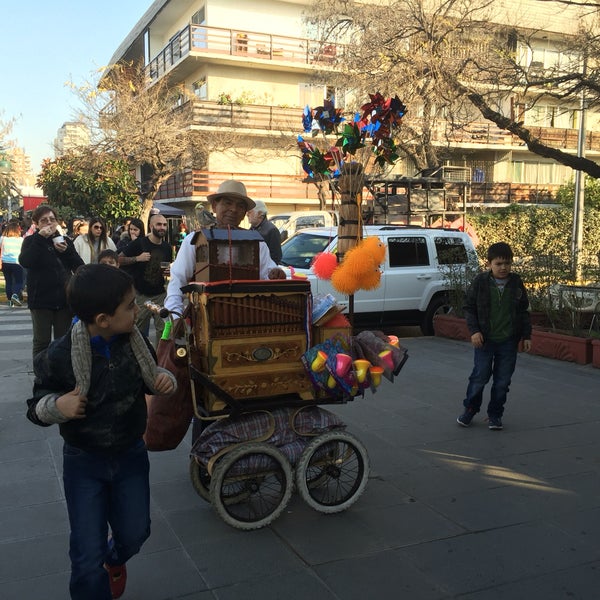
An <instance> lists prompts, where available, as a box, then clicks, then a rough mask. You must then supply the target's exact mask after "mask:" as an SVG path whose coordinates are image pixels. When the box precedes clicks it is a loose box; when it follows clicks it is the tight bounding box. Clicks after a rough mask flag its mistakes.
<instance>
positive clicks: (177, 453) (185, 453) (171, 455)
mask: <svg viewBox="0 0 600 600" xmlns="http://www.w3.org/2000/svg"><path fill="white" fill-rule="evenodd" d="M149 457H150V483H153V484H155V483H163V482H168V481H172V480H174V479H182V478H184V477H188V469H189V462H190V459H189V448H188V447H186V446H184V445H183V444H182V445H180V446H179V447H178V448H177V449H175V450H169V451H167V452H150V453H149ZM190 485H191V484H190Z"/></svg>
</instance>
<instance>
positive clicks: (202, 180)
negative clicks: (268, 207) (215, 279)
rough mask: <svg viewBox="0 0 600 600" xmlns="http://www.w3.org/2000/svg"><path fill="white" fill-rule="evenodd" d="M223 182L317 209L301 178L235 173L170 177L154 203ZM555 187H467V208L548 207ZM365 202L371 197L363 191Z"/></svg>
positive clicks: (203, 192)
mask: <svg viewBox="0 0 600 600" xmlns="http://www.w3.org/2000/svg"><path fill="white" fill-rule="evenodd" d="M226 179H237V180H239V181H243V182H244V184H245V185H246V189H247V190H248V195H249V196H250V197H256V198H267V199H268V198H271V199H273V200H280V201H281V202H282V203H285V202H288V203H300V204H302V203H306V204H310V205H318V202H319V200H318V196H317V188H316V186H315V185H313V184H307V183H304V182H303V181H302V179H303V177H302V176H301V175H273V174H259V173H258V174H257V173H241V172H239V171H231V172H215V171H201V170H196V169H189V170H186V171H184V172H182V173H179V174H177V175H173V176H172V177H170V178H169V179H168V180H167V181H166V182H165V183H164V184H163V185H162V186H161V188H160V190H159V193H158V195H157V197H156V198H157V199H158V200H172V199H174V198H186V199H188V200H194V199H196V200H197V201H198V202H200V201H203V200H205V199H206V196H207V195H208V194H214V193H215V192H216V191H217V188H218V187H219V185H220V184H221V183H222V182H223V181H224V180H226ZM559 187H560V186H559V185H553V184H545V185H539V184H534V183H532V184H530V183H494V182H489V183H475V182H473V183H471V187H470V194H469V199H468V201H467V203H466V206H467V209H468V208H469V206H474V205H479V206H480V205H482V204H483V205H484V204H513V203H532V204H544V203H552V202H554V201H555V200H554V199H555V196H556V191H557V190H558V188H559ZM364 193H365V196H364V197H365V199H367V200H368V199H370V198H371V196H370V194H369V193H368V192H367V190H365V191H364Z"/></svg>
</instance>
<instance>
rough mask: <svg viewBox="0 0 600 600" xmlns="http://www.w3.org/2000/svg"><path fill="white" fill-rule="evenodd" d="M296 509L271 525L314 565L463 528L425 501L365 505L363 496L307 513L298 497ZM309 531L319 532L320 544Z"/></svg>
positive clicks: (457, 532)
mask: <svg viewBox="0 0 600 600" xmlns="http://www.w3.org/2000/svg"><path fill="white" fill-rule="evenodd" d="M367 490H368V487H367ZM365 493H366V492H365ZM293 508H294V510H292V511H290V512H288V513H287V514H285V515H283V516H282V517H280V518H279V519H278V520H277V521H276V522H275V523H274V524H273V528H274V529H275V530H276V531H277V533H278V534H279V535H280V536H281V537H282V538H284V539H286V540H287V542H288V543H289V544H290V546H291V547H292V548H293V549H294V551H295V552H296V553H297V554H298V555H299V556H300V557H302V559H303V560H304V561H305V562H307V563H308V564H311V565H316V564H321V563H324V562H330V561H335V560H344V559H348V558H351V557H353V556H356V555H364V554H372V553H375V552H378V551H381V550H384V549H389V548H394V547H399V546H404V545H409V544H415V543H420V542H424V541H427V540H433V539H436V538H438V537H446V536H449V537H450V536H454V535H457V534H459V533H461V532H462V531H463V530H462V529H460V528H459V527H457V526H456V525H455V524H453V523H451V522H450V521H448V520H446V519H444V518H443V517H441V516H440V515H438V514H436V513H435V512H433V511H432V510H431V509H430V508H429V507H427V506H425V505H424V504H422V503H419V502H414V501H411V500H410V499H406V498H403V499H402V501H401V502H400V503H398V504H396V505H393V506H377V507H375V508H374V507H373V506H372V503H366V504H365V506H364V507H363V506H362V505H361V499H359V500H358V501H357V503H356V504H354V505H353V506H352V507H350V508H349V509H348V510H346V511H344V512H342V513H339V514H333V515H324V514H322V513H318V512H316V511H311V512H306V511H307V509H308V507H306V506H304V505H302V503H301V502H300V501H299V500H298V502H297V503H296V504H295V505H294V506H293ZM308 510H310V509H308ZM307 531H313V532H318V540H319V541H318V543H315V540H314V538H313V537H312V536H310V535H307V533H306V532H307Z"/></svg>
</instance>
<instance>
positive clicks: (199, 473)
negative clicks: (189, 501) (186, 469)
mask: <svg viewBox="0 0 600 600" xmlns="http://www.w3.org/2000/svg"><path fill="white" fill-rule="evenodd" d="M190 479H191V480H192V485H193V486H194V489H195V490H196V492H197V494H198V496H200V498H202V499H203V500H206V501H207V502H210V479H211V477H210V475H209V474H208V471H207V470H206V467H205V466H204V465H202V464H201V463H200V461H198V459H197V458H195V457H194V456H190Z"/></svg>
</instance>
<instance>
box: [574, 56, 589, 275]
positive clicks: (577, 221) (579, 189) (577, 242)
mask: <svg viewBox="0 0 600 600" xmlns="http://www.w3.org/2000/svg"><path fill="white" fill-rule="evenodd" d="M586 66H587V57H584V59H583V76H584V77H585V74H586V70H587V69H586ZM585 112H586V98H585V90H584V89H582V90H581V97H580V109H579V132H578V135H577V156H578V157H582V158H583V157H585ZM584 206H585V174H584V173H583V171H581V170H577V171H575V197H574V202H573V235H572V240H571V272H572V275H573V279H574V280H575V281H576V282H580V281H581V279H582V269H581V251H582V250H583V215H584Z"/></svg>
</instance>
